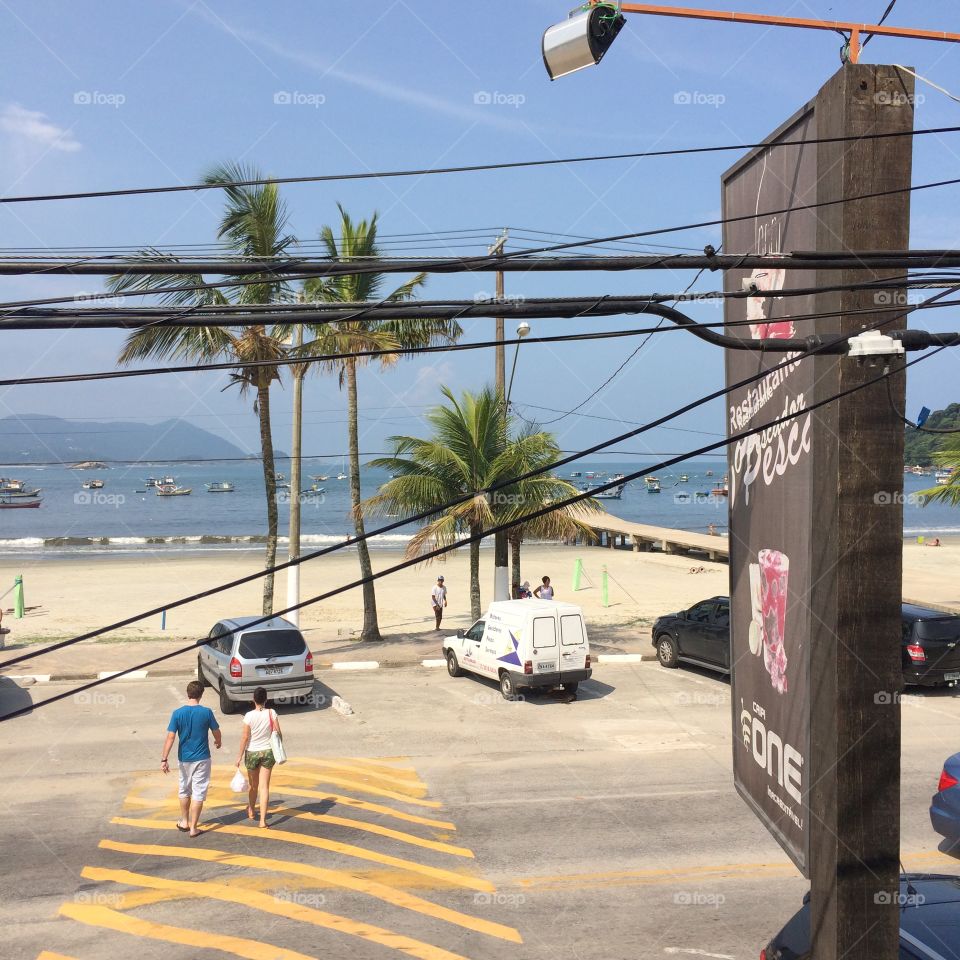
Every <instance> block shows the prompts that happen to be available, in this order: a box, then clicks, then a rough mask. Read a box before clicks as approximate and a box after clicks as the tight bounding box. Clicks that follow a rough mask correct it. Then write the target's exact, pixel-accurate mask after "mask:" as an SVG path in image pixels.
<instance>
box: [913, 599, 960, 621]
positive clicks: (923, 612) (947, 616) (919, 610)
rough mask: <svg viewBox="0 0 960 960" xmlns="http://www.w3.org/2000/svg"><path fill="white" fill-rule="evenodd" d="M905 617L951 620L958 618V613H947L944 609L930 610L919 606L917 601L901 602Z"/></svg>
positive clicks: (959, 616) (959, 614)
mask: <svg viewBox="0 0 960 960" xmlns="http://www.w3.org/2000/svg"><path fill="white" fill-rule="evenodd" d="M901 609H902V611H903V615H904V616H905V617H911V618H912V619H914V620H953V619H956V618H960V613H948V612H947V611H946V610H932V609H931V608H930V607H921V606H920V605H919V604H917V603H904V604H901Z"/></svg>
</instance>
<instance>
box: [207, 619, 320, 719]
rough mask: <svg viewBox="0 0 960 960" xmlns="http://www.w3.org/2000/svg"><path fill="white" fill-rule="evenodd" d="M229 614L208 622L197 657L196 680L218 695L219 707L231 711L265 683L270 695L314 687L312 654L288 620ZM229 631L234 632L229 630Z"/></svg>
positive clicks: (304, 693) (298, 693) (302, 691)
mask: <svg viewBox="0 0 960 960" xmlns="http://www.w3.org/2000/svg"><path fill="white" fill-rule="evenodd" d="M260 619H261V618H260V617H233V618H232V619H230V620H220V621H218V622H217V623H215V624H214V625H213V629H212V630H211V631H210V634H209V636H208V638H207V642H206V643H205V644H204V645H203V646H202V647H201V648H200V653H199V655H198V657H197V679H198V680H199V681H200V682H201V683H202V684H203V685H204V686H205V687H213V688H214V689H216V690H217V691H218V692H219V694H220V710H221V711H222V712H223V713H233V712H234V710H235V709H236V707H235V705H236V704H238V703H250V701H252V700H253V691H254V690H256V689H257V687H264V688H265V689H266V691H267V696H268V697H270V699H272V700H288V699H293V698H294V697H305V696H307V694H309V693H310V692H311V691H312V690H313V654H312V653H311V652H310V650H309V648H308V647H307V643H306V641H305V640H304V639H303V634H302V633H301V632H300V631H299V630H298V629H297V628H296V627H295V626H294V625H293V624H292V623H290V621H289V620H284V619H283V617H274V618H273V619H272V620H267V621H265V622H264V623H257V625H256V626H254V627H251V628H250V629H249V630H244V629H243V628H244V627H245V626H246V625H247V624H249V623H254V622H256V621H257V620H260ZM231 631H235V632H233V633H231Z"/></svg>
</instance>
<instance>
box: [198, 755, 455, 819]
mask: <svg viewBox="0 0 960 960" xmlns="http://www.w3.org/2000/svg"><path fill="white" fill-rule="evenodd" d="M274 769H276V768H274ZM235 770H236V767H226V766H223V767H221V766H217V767H214V773H222V774H230V775H232V774H233V773H234V771H235ZM290 777H291V778H292V779H294V780H315V781H317V782H318V783H333V784H336V785H337V786H338V787H346V788H347V789H348V790H356V791H358V792H359V793H369V794H371V795H373V796H375V797H385V798H386V799H388V800H399V801H401V802H402V803H412V804H414V805H415V806H417V807H431V808H433V809H435V810H436V809H438V808H440V807H442V806H443V804H442V803H441V802H440V801H439V800H423V799H421V796H422V794H423V792H424V791H422V790H418V791H416V792H417V793H418V794H420V795H421V796H411V795H410V794H406V793H399V792H397V791H396V790H387V789H385V788H384V787H375V786H373V785H371V784H369V783H361V782H360V781H359V780H350V779H349V778H348V777H332V776H327V775H326V774H318V773H293V772H292V771H291V773H290ZM286 779H287V775H286V773H284V775H282V776H280V777H278V778H277V788H278V789H280V790H283V789H285V782H286ZM270 788H271V790H272V789H273V783H271V784H270Z"/></svg>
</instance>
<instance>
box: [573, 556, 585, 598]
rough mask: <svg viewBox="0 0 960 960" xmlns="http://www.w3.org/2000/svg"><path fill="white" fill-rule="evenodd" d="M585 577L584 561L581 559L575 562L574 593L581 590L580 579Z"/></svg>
mask: <svg viewBox="0 0 960 960" xmlns="http://www.w3.org/2000/svg"><path fill="white" fill-rule="evenodd" d="M582 577H583V561H582V560H580V559H579V558H578V559H576V560H574V561H573V592H574V593H576V592H577V591H578V590H579V589H580V579H581V578H582Z"/></svg>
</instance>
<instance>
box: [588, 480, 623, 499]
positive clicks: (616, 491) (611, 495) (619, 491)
mask: <svg viewBox="0 0 960 960" xmlns="http://www.w3.org/2000/svg"><path fill="white" fill-rule="evenodd" d="M625 486H626V484H625V483H621V484H620V485H619V486H617V487H614V488H613V489H612V490H602V491H600V493H595V494H594V497H595V498H596V499H597V500H619V499H620V498H621V497H622V496H623V488H624V487H625Z"/></svg>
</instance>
